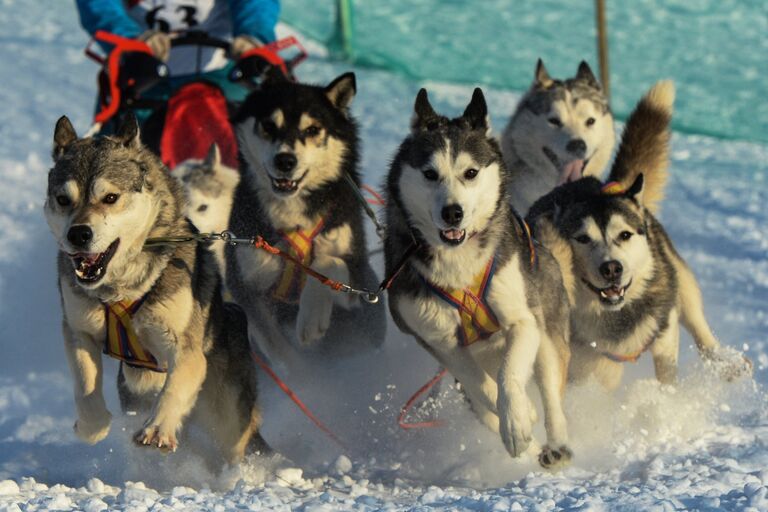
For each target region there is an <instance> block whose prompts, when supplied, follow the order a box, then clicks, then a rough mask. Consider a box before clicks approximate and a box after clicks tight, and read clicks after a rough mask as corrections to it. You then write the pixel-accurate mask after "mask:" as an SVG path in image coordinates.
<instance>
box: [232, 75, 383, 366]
mask: <svg viewBox="0 0 768 512" xmlns="http://www.w3.org/2000/svg"><path fill="white" fill-rule="evenodd" d="M355 93H356V86H355V75H354V74H352V73H346V74H344V75H341V76H339V77H338V78H336V79H335V80H333V81H332V82H331V83H330V84H328V85H327V86H325V87H318V86H311V85H305V84H299V83H295V82H288V81H286V80H285V79H282V78H279V77H272V78H271V79H268V80H267V81H266V82H265V83H264V84H263V86H262V88H261V89H260V90H257V91H255V92H253V93H252V94H251V95H250V96H249V97H248V98H247V99H246V101H245V103H244V104H243V106H242V108H241V109H240V111H239V112H238V114H237V116H236V119H235V123H236V129H237V135H238V139H239V142H240V151H241V153H242V157H243V163H244V166H243V171H242V179H241V181H240V185H239V186H238V187H237V189H236V191H235V199H234V203H233V206H232V217H231V220H230V229H232V230H233V231H234V232H235V233H236V234H237V235H239V236H254V235H261V236H263V237H264V239H265V240H266V241H267V242H269V243H270V244H272V245H276V246H279V247H281V248H282V249H283V250H285V251H287V252H288V253H289V254H291V255H293V256H295V257H297V258H298V259H300V260H301V261H302V262H303V263H304V264H306V265H309V266H311V267H312V268H313V269H314V270H317V271H319V272H321V273H322V274H325V275H326V276H328V277H330V278H332V279H334V280H336V281H341V282H344V283H349V284H351V285H352V286H354V287H356V288H360V287H368V288H375V286H376V284H377V278H376V275H375V274H374V272H373V269H372V268H371V267H370V264H369V262H368V253H367V250H366V243H365V231H364V228H363V210H362V207H361V205H360V203H359V202H358V199H357V197H356V196H355V191H354V190H353V188H352V186H350V184H349V183H348V182H347V179H348V178H349V179H350V180H352V181H353V182H355V183H356V185H355V186H358V185H359V183H360V178H359V174H358V169H357V166H358V159H359V154H358V151H359V150H358V146H359V140H358V136H357V125H356V123H355V121H354V119H353V117H352V115H351V113H350V111H349V110H350V106H351V103H352V100H353V98H354V96H355ZM347 177H348V178H347ZM226 260H227V287H228V288H229V290H230V291H231V292H232V296H233V297H234V299H235V301H236V302H237V303H238V304H240V305H241V306H242V307H243V309H244V310H245V312H246V314H247V315H248V326H249V327H248V328H249V337H250V339H251V341H252V342H254V343H256V345H258V347H259V348H260V349H261V351H262V352H264V353H265V354H266V355H267V357H269V358H270V359H272V360H273V362H281V361H282V362H286V361H288V360H289V359H291V358H292V356H293V355H294V354H293V352H292V350H293V349H292V345H294V344H298V345H300V346H302V347H303V348H305V349H307V348H309V347H314V348H315V349H316V350H318V351H325V352H329V353H334V354H339V353H342V352H352V351H357V350H360V349H363V348H370V347H376V346H379V345H380V344H381V343H382V342H383V340H384V332H385V325H386V316H385V314H386V310H385V309H384V308H385V306H384V305H383V304H376V305H370V304H361V303H360V301H359V300H358V297H356V296H350V295H347V294H343V293H339V292H336V291H333V290H331V289H330V288H328V287H327V286H325V285H323V284H321V283H320V282H318V281H317V280H315V279H313V278H310V277H307V276H306V274H304V272H303V271H302V269H301V268H300V267H299V266H297V265H296V264H295V263H293V262H286V261H285V260H283V259H281V258H279V257H277V256H275V255H272V254H268V253H266V252H264V251H259V250H256V249H254V248H253V247H249V246H238V247H229V248H228V249H227V252H226Z"/></svg>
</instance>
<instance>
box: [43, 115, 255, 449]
mask: <svg viewBox="0 0 768 512" xmlns="http://www.w3.org/2000/svg"><path fill="white" fill-rule="evenodd" d="M53 158H54V161H55V165H54V167H53V169H51V171H50V174H49V176H48V195H47V199H46V203H45V216H46V219H47V221H48V225H49V226H50V228H51V231H52V232H53V235H54V236H55V238H56V240H57V242H58V245H59V253H58V272H59V290H60V293H61V298H62V307H63V310H64V325H63V330H64V340H65V349H66V353H67V358H68V360H69V365H70V368H71V370H72V374H73V377H74V391H75V404H76V406H77V421H76V423H75V427H74V428H75V433H76V434H77V435H78V437H80V439H82V440H84V441H86V442H88V443H96V442H98V441H100V440H101V439H103V438H104V437H105V436H106V435H107V433H108V432H109V427H110V421H111V415H110V413H109V411H108V410H107V407H106V404H105V402H104V397H103V395H102V389H101V384H102V376H103V370H102V353H106V354H108V355H111V356H114V357H116V358H118V359H121V360H122V361H123V363H122V364H121V373H120V377H119V382H118V386H119V391H120V398H121V403H122V405H123V407H124V409H131V410H135V409H134V407H137V406H138V407H141V406H146V412H147V413H148V415H149V416H148V418H147V420H146V422H145V423H144V426H143V428H141V429H140V430H139V431H138V432H137V433H136V434H135V436H134V439H135V441H136V442H137V443H138V444H140V445H151V446H155V447H157V448H160V449H162V450H164V451H173V450H175V449H176V447H177V443H178V441H177V435H178V434H180V433H183V432H182V428H183V426H184V423H185V419H186V417H187V416H190V421H192V422H193V423H196V424H198V425H200V426H202V427H203V428H205V429H207V430H208V431H209V432H210V435H211V437H212V439H213V441H214V442H215V444H216V446H217V449H218V452H219V455H220V456H221V458H222V459H224V460H226V461H229V462H236V461H238V460H239V459H241V458H242V456H243V454H244V453H245V451H246V449H251V448H255V447H257V445H260V444H261V443H262V440H261V437H260V436H259V434H258V428H259V425H260V421H261V418H260V412H259V409H258V407H257V404H256V388H255V375H254V374H253V369H252V367H253V366H252V365H251V364H250V363H249V357H248V340H247V336H246V333H247V331H246V325H245V317H244V315H243V314H242V312H241V311H239V310H238V309H237V308H236V307H234V306H230V307H225V306H224V304H223V303H222V301H221V296H220V293H219V286H220V279H219V276H218V273H217V272H216V265H215V264H214V262H213V256H212V254H211V253H210V252H209V251H207V250H206V249H205V248H203V247H201V246H195V245H188V244H184V245H175V246H168V245H164V246H145V242H146V241H147V239H148V238H155V237H165V236H179V235H180V236H191V235H192V234H193V231H192V230H193V228H192V226H191V225H190V224H189V222H188V221H187V220H186V219H185V217H184V209H185V201H184V194H183V191H182V189H181V186H180V185H179V183H178V182H177V181H176V180H175V179H173V178H172V177H171V175H170V173H169V172H168V171H167V170H166V169H165V167H164V166H163V165H162V163H161V162H160V160H159V159H158V158H157V157H156V156H154V154H153V153H151V152H150V151H149V150H148V149H146V148H144V147H142V146H141V143H140V142H139V129H138V124H137V123H136V119H135V118H133V117H132V116H131V117H130V118H129V119H128V120H127V121H126V123H125V124H124V125H123V126H122V127H121V129H120V130H118V133H117V135H116V136H110V137H101V138H84V139H78V138H77V135H76V134H75V131H74V129H73V128H72V125H71V124H70V122H69V120H68V119H67V118H66V117H62V118H61V119H59V121H58V123H57V124H56V130H55V134H54V143H53Z"/></svg>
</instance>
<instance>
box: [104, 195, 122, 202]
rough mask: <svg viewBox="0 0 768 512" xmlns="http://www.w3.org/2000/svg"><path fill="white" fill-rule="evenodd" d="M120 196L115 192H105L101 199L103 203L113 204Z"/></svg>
mask: <svg viewBox="0 0 768 512" xmlns="http://www.w3.org/2000/svg"><path fill="white" fill-rule="evenodd" d="M119 197H120V196H119V195H117V194H107V195H105V196H104V199H102V200H101V202H102V203H104V204H115V203H116V202H117V199H118V198H119Z"/></svg>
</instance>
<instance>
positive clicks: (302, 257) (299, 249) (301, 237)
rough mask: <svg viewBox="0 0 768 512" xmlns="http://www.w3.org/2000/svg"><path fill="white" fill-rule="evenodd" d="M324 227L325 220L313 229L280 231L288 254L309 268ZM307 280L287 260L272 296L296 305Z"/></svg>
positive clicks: (296, 266) (302, 273)
mask: <svg viewBox="0 0 768 512" xmlns="http://www.w3.org/2000/svg"><path fill="white" fill-rule="evenodd" d="M324 227H325V220H324V219H320V220H319V221H318V223H317V224H316V225H315V227H313V228H312V229H296V230H293V231H280V233H279V234H280V236H281V237H282V239H283V241H284V242H285V245H286V247H287V251H286V252H287V253H288V254H290V255H291V256H293V257H294V258H296V259H297V260H299V261H300V262H301V263H302V264H304V265H305V266H309V265H311V264H312V260H313V258H314V254H313V246H314V242H315V238H317V236H318V235H319V234H320V233H322V231H323V228H324ZM306 280H307V275H306V274H305V273H304V271H303V269H302V268H301V267H300V266H299V265H297V264H296V263H294V262H293V261H290V260H285V262H284V263H283V271H282V273H281V274H280V277H279V278H278V280H277V284H275V286H274V288H273V291H272V296H273V297H274V298H275V299H276V300H278V301H280V302H285V303H289V304H295V303H296V302H298V300H299V296H300V295H301V290H302V289H303V288H304V283H305V282H306Z"/></svg>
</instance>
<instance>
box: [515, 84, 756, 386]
mask: <svg viewBox="0 0 768 512" xmlns="http://www.w3.org/2000/svg"><path fill="white" fill-rule="evenodd" d="M673 101H674V86H673V84H672V82H670V81H661V82H658V83H657V84H656V85H654V86H653V87H652V88H651V89H650V91H649V92H648V93H647V94H646V95H645V96H644V97H643V98H642V100H641V101H640V102H639V103H638V105H637V107H636V108H635V111H634V112H633V113H632V115H631V116H630V118H629V119H628V121H627V124H626V126H625V128H624V133H623V134H622V139H621V144H620V146H619V151H618V153H617V156H616V159H615V161H614V164H613V166H612V168H611V172H610V175H609V178H608V179H609V183H608V184H607V185H604V184H603V183H601V182H600V181H599V180H598V179H596V178H594V177H585V178H582V179H580V180H577V181H574V182H572V183H567V184H564V185H562V186H560V187H558V188H556V189H555V190H554V191H553V192H551V193H550V194H548V195H547V196H545V197H543V198H541V199H540V200H539V201H537V202H536V203H535V204H534V205H533V207H532V208H531V211H530V214H529V221H530V222H531V225H533V226H535V228H534V231H535V233H536V237H537V239H539V240H540V241H541V242H542V243H543V244H544V245H545V246H547V247H549V248H550V250H552V252H553V253H554V254H555V256H556V257H557V259H558V261H559V262H560V267H561V269H562V271H563V275H564V280H565V283H566V288H567V290H568V295H569V297H570V301H571V305H572V309H571V350H572V354H573V357H572V359H571V365H570V371H569V377H570V379H571V380H573V381H576V382H579V381H583V380H585V379H586V378H587V377H589V376H591V375H594V377H595V378H596V379H597V380H598V381H599V382H600V383H601V384H602V385H604V386H605V387H606V388H609V389H613V388H615V387H617V386H618V385H619V383H620V381H621V376H622V373H623V363H625V362H627V361H636V360H637V359H638V358H639V357H640V356H641V354H643V353H644V352H645V351H650V353H651V355H652V356H653V362H654V366H655V372H656V377H657V379H658V380H659V381H660V382H662V383H671V382H674V380H675V378H676V375H677V360H678V350H679V326H678V324H679V322H680V321H682V323H683V325H684V326H685V327H686V328H687V329H688V331H689V332H690V333H691V334H692V336H693V338H694V340H695V342H696V345H697V347H698V349H699V352H700V353H701V355H702V356H703V357H705V358H710V359H720V358H722V357H723V353H722V351H721V350H720V344H719V343H718V341H717V340H716V339H715V337H714V336H713V334H712V331H711V329H710V327H709V325H708V324H707V321H706V319H705V317H704V311H703V305H702V298H701V292H700V291H699V287H698V284H697V282H696V279H695V277H694V275H693V273H692V272H691V270H690V268H689V267H688V266H687V265H686V263H685V262H684V261H683V259H682V258H681V257H680V255H679V254H678V253H677V251H676V250H675V248H674V246H673V244H672V241H671V240H670V239H669V237H668V236H667V233H666V232H665V230H664V228H663V227H662V225H661V223H660V222H659V221H658V219H657V218H656V216H655V215H654V213H655V212H657V211H658V208H659V206H660V203H661V201H662V199H663V197H664V188H665V185H666V182H667V168H668V165H669V138H670V129H669V124H670V121H671V117H672V104H673ZM726 366H728V368H725V372H726V373H729V374H730V375H731V376H735V375H737V374H740V373H742V372H745V371H748V370H749V363H748V362H744V361H742V360H740V361H739V362H738V363H734V362H726Z"/></svg>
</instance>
